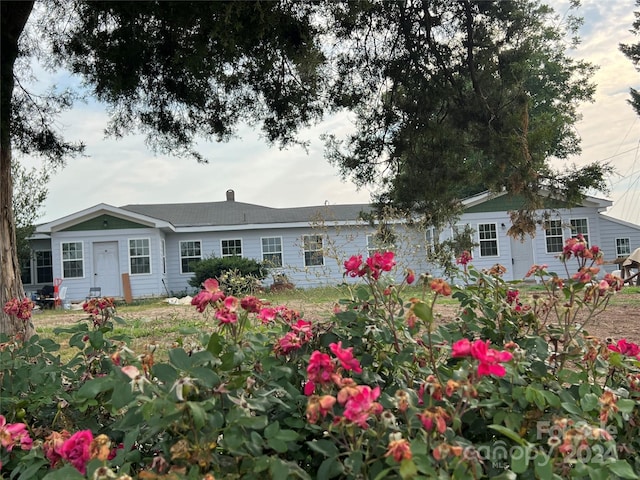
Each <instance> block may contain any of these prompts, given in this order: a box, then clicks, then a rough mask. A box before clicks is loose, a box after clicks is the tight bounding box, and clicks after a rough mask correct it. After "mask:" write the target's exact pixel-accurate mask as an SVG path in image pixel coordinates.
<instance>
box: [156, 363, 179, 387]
mask: <svg viewBox="0 0 640 480" xmlns="http://www.w3.org/2000/svg"><path fill="white" fill-rule="evenodd" d="M153 375H154V376H155V377H157V378H158V380H160V381H161V382H162V383H164V384H167V385H173V382H175V381H176V380H177V378H178V371H177V370H176V369H175V368H173V366H171V365H169V364H168V363H157V364H155V365H154V366H153Z"/></svg>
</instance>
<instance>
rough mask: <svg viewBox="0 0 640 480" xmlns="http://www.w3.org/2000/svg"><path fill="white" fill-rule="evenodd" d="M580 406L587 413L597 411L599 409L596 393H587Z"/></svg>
mask: <svg viewBox="0 0 640 480" xmlns="http://www.w3.org/2000/svg"><path fill="white" fill-rule="evenodd" d="M580 405H581V406H582V409H583V410H584V411H585V412H590V411H591V410H597V409H598V408H599V407H598V396H597V395H596V394H595V393H587V394H586V395H585V396H584V397H582V399H580Z"/></svg>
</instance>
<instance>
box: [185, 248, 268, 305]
mask: <svg viewBox="0 0 640 480" xmlns="http://www.w3.org/2000/svg"><path fill="white" fill-rule="evenodd" d="M266 276H267V269H266V267H265V266H264V265H262V264H261V263H260V262H257V261H256V260H253V259H251V258H243V257H238V256H232V257H222V258H219V257H211V258H206V259H204V260H202V261H200V262H198V263H196V264H195V266H194V275H193V277H191V279H190V280H189V285H191V286H192V287H195V288H201V287H202V284H203V283H204V281H205V280H207V279H208V278H215V279H216V280H218V281H221V282H222V283H224V284H225V285H226V286H227V287H228V288H227V290H226V292H227V293H228V294H231V295H240V294H249V293H255V291H254V290H255V287H256V281H257V282H258V283H259V282H260V281H261V280H263V279H264V278H265V277H266Z"/></svg>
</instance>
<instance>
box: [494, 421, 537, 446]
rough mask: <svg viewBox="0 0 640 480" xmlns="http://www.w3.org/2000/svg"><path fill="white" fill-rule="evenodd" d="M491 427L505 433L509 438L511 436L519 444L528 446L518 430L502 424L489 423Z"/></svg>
mask: <svg viewBox="0 0 640 480" xmlns="http://www.w3.org/2000/svg"><path fill="white" fill-rule="evenodd" d="M489 428H491V429H492V430H495V431H496V432H498V433H501V434H502V435H504V436H505V437H507V438H510V439H511V440H513V441H514V442H516V443H517V444H518V445H522V446H527V445H528V444H527V441H526V440H525V439H524V438H522V437H521V436H520V435H518V434H517V433H516V432H514V431H513V430H510V429H508V428H507V427H503V426H502V425H495V424H494V425H489Z"/></svg>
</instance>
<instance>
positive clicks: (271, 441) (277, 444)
mask: <svg viewBox="0 0 640 480" xmlns="http://www.w3.org/2000/svg"><path fill="white" fill-rule="evenodd" d="M267 445H269V448H272V449H273V450H275V451H276V452H278V453H285V452H286V451H287V450H288V448H287V444H286V443H285V442H283V441H282V440H280V439H278V438H268V439H267Z"/></svg>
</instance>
